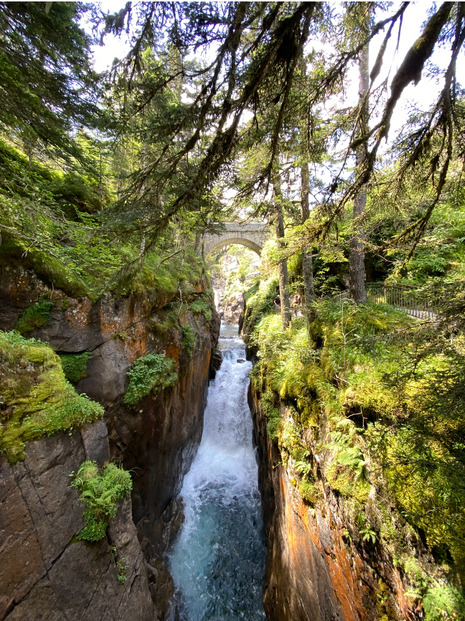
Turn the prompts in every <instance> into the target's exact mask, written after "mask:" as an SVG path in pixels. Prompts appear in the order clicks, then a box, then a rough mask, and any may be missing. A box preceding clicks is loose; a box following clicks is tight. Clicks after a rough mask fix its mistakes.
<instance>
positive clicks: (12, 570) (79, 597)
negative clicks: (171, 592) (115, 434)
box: [0, 421, 156, 621]
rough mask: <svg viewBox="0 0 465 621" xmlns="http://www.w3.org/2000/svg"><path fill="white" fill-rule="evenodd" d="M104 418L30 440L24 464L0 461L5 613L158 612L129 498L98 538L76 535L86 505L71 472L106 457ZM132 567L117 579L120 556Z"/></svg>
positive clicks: (125, 615) (120, 616) (29, 616)
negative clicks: (79, 428)
mask: <svg viewBox="0 0 465 621" xmlns="http://www.w3.org/2000/svg"><path fill="white" fill-rule="evenodd" d="M105 432H106V429H105V424H104V423H103V421H99V422H97V423H95V424H94V425H90V426H89V427H88V428H86V429H84V430H83V431H82V432H80V431H75V432H74V433H73V434H72V436H68V435H66V434H63V433H59V434H56V435H54V436H52V437H50V438H45V439H41V440H36V441H34V442H30V443H29V444H28V446H27V452H26V459H25V461H24V462H20V463H17V464H15V465H14V466H10V465H9V464H8V463H7V462H6V459H5V457H4V456H2V457H1V463H0V524H1V527H2V537H1V538H2V541H3V544H2V548H1V552H0V619H6V620H8V621H13V620H15V621H16V620H18V621H19V620H21V621H35V620H36V619H54V620H55V619H56V620H57V621H58V620H60V621H61V620H62V619H70V620H74V619H76V621H77V620H78V619H79V620H85V621H87V620H88V621H95V619H114V620H115V621H116V620H127V621H132V620H133V619H143V620H145V619H147V621H148V620H150V621H152V620H153V619H154V618H156V609H155V606H154V604H153V601H152V599H151V597H150V592H149V588H148V579H147V570H146V567H145V561H144V557H143V554H142V552H141V549H140V545H139V542H138V539H137V532H136V529H135V527H134V525H133V524H132V521H131V502H130V500H129V499H128V500H126V501H125V502H124V503H123V504H122V506H121V507H120V509H119V512H118V515H117V516H116V518H115V519H114V520H113V521H112V524H111V526H110V528H109V531H108V537H107V538H106V539H104V540H102V541H100V542H98V543H94V544H88V543H85V542H81V541H77V540H76V539H75V537H76V535H77V534H78V533H79V531H80V530H81V528H82V527H83V526H84V520H83V517H82V511H83V505H82V503H81V502H80V500H79V498H78V493H77V491H76V490H75V489H73V488H71V487H70V486H69V481H70V479H69V475H70V473H71V472H72V471H76V470H77V469H78V468H79V466H80V464H81V463H82V462H83V461H84V460H85V459H93V460H97V461H100V460H102V459H103V460H108V459H109V456H110V452H109V446H108V439H107V437H106V433H105ZM123 558H124V562H125V564H126V565H127V570H126V581H125V582H124V584H121V583H120V582H119V581H118V574H119V573H120V570H119V569H118V566H117V562H118V560H119V559H123Z"/></svg>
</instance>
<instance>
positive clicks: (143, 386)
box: [124, 352, 178, 406]
mask: <svg viewBox="0 0 465 621" xmlns="http://www.w3.org/2000/svg"><path fill="white" fill-rule="evenodd" d="M174 366H175V362H174V360H172V359H171V358H166V356H165V354H157V353H155V352H154V353H152V354H147V355H146V356H143V357H142V358H138V359H137V360H136V361H135V362H134V363H133V364H132V366H131V368H130V369H129V371H128V377H129V384H128V387H127V389H126V394H125V395H124V401H125V402H126V403H128V404H129V405H133V406H135V405H136V404H137V403H138V402H139V401H140V400H141V399H142V397H145V396H146V395H148V394H150V393H153V394H156V393H157V392H158V391H160V390H161V389H162V388H169V387H170V386H173V385H174V383H175V382H176V380H177V378H178V374H177V373H176V371H174Z"/></svg>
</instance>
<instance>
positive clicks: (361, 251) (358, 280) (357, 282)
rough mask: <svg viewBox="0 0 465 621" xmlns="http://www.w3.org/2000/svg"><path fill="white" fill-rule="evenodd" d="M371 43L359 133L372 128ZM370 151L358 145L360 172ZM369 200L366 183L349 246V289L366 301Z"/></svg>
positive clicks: (363, 64)
mask: <svg viewBox="0 0 465 621" xmlns="http://www.w3.org/2000/svg"><path fill="white" fill-rule="evenodd" d="M363 19H364V24H363V29H364V31H368V30H369V24H370V11H369V10H366V13H365V16H364V17H363ZM368 64H369V63H368V46H366V47H365V48H364V49H363V50H362V51H361V52H360V58H359V75H360V78H359V101H360V119H359V130H358V136H364V135H366V134H367V132H368V115H369V106H368V93H369V90H370V76H369V66H368ZM366 154H367V144H366V142H364V143H362V144H361V145H359V146H358V147H357V148H356V151H355V162H356V171H357V174H359V173H360V171H361V168H362V166H363V165H364V161H365V157H366ZM366 202H367V195H366V187H362V188H360V190H359V192H358V194H357V195H356V196H355V198H354V209H353V226H354V234H353V236H352V238H351V240H350V250H349V290H350V296H351V298H352V299H353V300H354V302H356V303H357V304H361V303H363V302H366V300H367V295H366V289H365V280H366V272H365V225H364V222H363V218H364V214H365V208H366Z"/></svg>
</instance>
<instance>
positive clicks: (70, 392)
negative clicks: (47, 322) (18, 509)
mask: <svg viewBox="0 0 465 621" xmlns="http://www.w3.org/2000/svg"><path fill="white" fill-rule="evenodd" d="M0 395H1V401H0V413H1V421H0V450H1V451H3V452H4V453H5V454H6V456H7V458H8V461H9V462H10V463H15V462H17V461H18V460H22V459H24V457H25V444H26V442H28V441H30V440H35V439H37V438H40V437H42V436H49V435H52V434H53V433H56V432H57V431H68V432H72V431H73V430H74V429H78V428H79V427H82V426H83V425H85V424H86V423H90V422H92V421H94V420H96V419H98V418H101V417H102V416H103V407H102V406H101V405H99V404H98V403H95V402H94V401H91V400H90V399H88V398H87V397H86V396H85V395H78V394H77V393H76V391H75V390H74V388H73V387H72V386H71V384H69V383H68V382H67V381H66V379H65V375H64V372H63V368H62V366H61V362H60V358H59V357H58V356H57V354H55V352H54V351H53V350H52V349H51V348H50V347H49V346H48V345H46V344H45V343H41V342H39V341H36V340H35V339H25V338H24V337H22V336H21V335H20V334H18V333H17V332H0Z"/></svg>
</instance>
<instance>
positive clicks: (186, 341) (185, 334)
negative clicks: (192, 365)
mask: <svg viewBox="0 0 465 621" xmlns="http://www.w3.org/2000/svg"><path fill="white" fill-rule="evenodd" d="M195 342H196V337H195V332H194V330H193V329H192V327H191V326H190V325H189V324H185V325H183V326H182V346H183V349H184V351H185V352H186V354H187V357H188V358H192V356H193V354H194V351H195Z"/></svg>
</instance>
